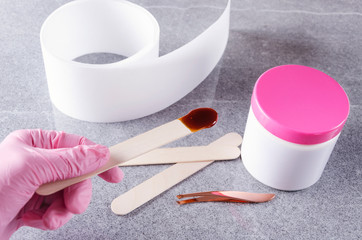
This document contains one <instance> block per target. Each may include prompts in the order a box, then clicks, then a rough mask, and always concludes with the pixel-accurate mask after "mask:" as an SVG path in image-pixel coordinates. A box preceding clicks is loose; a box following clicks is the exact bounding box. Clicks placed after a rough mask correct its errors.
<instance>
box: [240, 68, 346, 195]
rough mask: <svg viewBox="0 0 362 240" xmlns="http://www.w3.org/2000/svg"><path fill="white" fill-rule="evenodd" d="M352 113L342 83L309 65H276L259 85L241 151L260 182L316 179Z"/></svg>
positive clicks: (300, 183) (290, 187)
mask: <svg viewBox="0 0 362 240" xmlns="http://www.w3.org/2000/svg"><path fill="white" fill-rule="evenodd" d="M348 114H349V101H348V97H347V95H346V93H345V92H344V90H343V89H342V87H341V86H340V85H339V84H338V83H337V82H336V81H335V80H334V79H332V78H331V77H330V76H328V75H327V74H325V73H323V72H321V71H319V70H316V69H313V68H310V67H306V66H299V65H284V66H279V67H275V68H272V69H270V70H268V71H266V72H265V73H264V74H262V75H261V76H260V78H259V79H258V81H257V82H256V84H255V87H254V91H253V95H252V100H251V107H250V111H249V115H248V120H247V123H246V128H245V133H244V140H243V144H242V147H241V156H242V161H243V163H244V166H245V168H246V169H247V170H248V172H249V173H250V174H251V175H252V176H253V177H255V178H256V179H257V180H259V181H260V182H262V183H264V184H266V185H268V186H270V187H273V188H276V189H280V190H286V191H294V190H301V189H304V188H307V187H309V186H311V185H313V184H314V183H316V182H317V181H318V180H319V178H320V177H321V175H322V172H323V170H324V167H325V165H326V163H327V161H328V159H329V156H330V154H331V153H332V150H333V148H334V145H335V144H336V142H337V139H338V137H339V135H340V132H341V130H342V128H343V125H344V123H345V122H346V120H347V117H348Z"/></svg>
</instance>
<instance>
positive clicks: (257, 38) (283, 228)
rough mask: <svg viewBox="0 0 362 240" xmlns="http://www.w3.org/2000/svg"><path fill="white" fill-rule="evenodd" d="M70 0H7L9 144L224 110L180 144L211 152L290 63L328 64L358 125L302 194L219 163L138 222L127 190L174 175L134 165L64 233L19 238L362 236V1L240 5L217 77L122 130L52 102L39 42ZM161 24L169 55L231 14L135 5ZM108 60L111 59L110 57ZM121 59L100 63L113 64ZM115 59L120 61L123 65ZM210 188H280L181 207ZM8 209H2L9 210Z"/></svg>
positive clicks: (203, 4)
mask: <svg viewBox="0 0 362 240" xmlns="http://www.w3.org/2000/svg"><path fill="white" fill-rule="evenodd" d="M66 2H69V1H68V0H47V1H44V0H28V1H22V0H1V1H0V41H1V44H0V64H1V65H0V66H1V68H0V84H1V85H0V99H1V101H0V125H1V128H0V140H2V139H4V138H5V136H6V135H7V134H9V133H10V132H11V131H13V130H16V129H20V128H42V129H54V130H62V131H66V132H70V133H75V134H79V135H83V136H86V137H87V138H90V139H91V140H93V141H95V142H97V143H100V144H104V145H107V146H112V145H114V144H116V143H118V142H120V141H123V140H125V139H127V138H130V137H132V136H135V135H137V134H140V133H142V132H144V131H146V130H149V129H151V128H153V127H156V126H158V125H161V124H163V123H166V122H168V121H170V120H173V119H176V118H178V117H180V116H182V115H184V114H185V113H187V112H188V111H190V110H191V109H193V108H197V107H212V108H214V109H215V110H217V111H218V113H219V121H218V123H217V125H216V126H215V127H213V128H211V129H208V130H205V131H202V132H199V133H197V134H194V135H192V136H189V137H186V138H183V139H182V140H179V141H177V142H174V143H172V144H171V145H170V146H192V145H204V144H207V143H209V142H211V141H213V140H214V139H216V138H218V137H220V136H222V135H223V134H225V133H228V132H233V131H235V132H238V133H240V134H243V132H244V127H245V123H246V118H247V113H248V109H249V106H250V98H251V93H252V89H253V86H254V83H255V81H256V80H257V78H258V77H259V76H260V75H261V74H262V73H263V72H264V71H266V70H267V69H269V68H271V67H274V66H277V65H283V64H301V65H307V66H310V67H314V68H317V69H319V70H321V71H323V72H325V73H327V74H328V75H330V76H332V77H333V78H334V79H336V80H337V81H338V82H339V83H340V85H341V86H342V87H343V88H344V89H345V91H346V92H347V94H348V96H349V100H350V104H351V108H350V110H351V111H350V116H349V119H348V121H347V123H346V125H345V127H344V129H343V131H342V134H341V136H340V138H339V140H338V142H337V145H336V147H335V149H334V151H333V153H332V155H331V158H330V160H329V162H328V164H327V166H326V168H325V171H324V173H323V175H322V177H321V179H320V180H319V181H318V182H317V183H316V184H315V185H313V186H312V187H310V188H308V189H305V190H302V191H296V192H284V191H278V190H275V189H272V188H269V187H267V186H265V185H263V184H261V183H260V182H258V181H257V180H255V179H254V178H253V177H252V176H251V175H250V174H249V173H248V172H247V171H246V169H245V168H244V166H243V164H242V161H241V160H240V158H239V159H236V160H234V161H225V162H216V163H213V164H211V165H210V166H208V167H207V168H205V169H203V170H201V171H200V172H198V173H196V174H195V175H193V176H191V177H189V178H188V179H186V180H185V181H183V182H181V183H180V184H178V185H176V186H175V187H173V188H171V189H170V190H169V191H167V192H165V193H163V194H161V195H160V196H158V197H156V198H155V199H153V200H151V201H149V202H148V203H146V204H145V205H143V206H142V207H140V208H138V209H137V210H135V211H134V212H132V213H130V214H128V215H126V216H117V215H115V214H113V213H112V211H111V209H110V204H111V201H112V200H113V199H114V198H115V197H117V196H118V195H120V194H121V193H123V192H125V191H127V190H129V189H131V188H132V187H134V186H136V185H137V184H139V183H141V182H143V181H145V180H146V179H148V178H150V177H152V176H153V175H155V174H156V173H158V172H160V171H162V170H163V169H165V168H167V167H168V166H166V165H160V166H140V167H124V168H123V171H124V173H125V178H124V180H123V181H122V182H121V183H119V184H109V183H106V182H104V181H102V180H100V178H98V177H96V178H94V180H93V197H92V201H91V204H90V206H89V208H88V209H87V210H86V212H85V213H83V214H81V215H77V216H75V217H73V218H72V220H71V221H70V222H69V223H68V224H66V225H65V226H63V227H61V228H60V229H58V230H56V231H42V230H38V229H33V228H28V227H23V228H21V229H20V230H18V231H17V232H16V233H15V234H14V235H13V236H12V238H11V239H13V240H15V239H361V238H362V224H361V220H362V210H361V209H362V177H361V176H362V162H361V158H362V155H361V152H362V146H361V139H362V131H361V127H362V124H361V121H362V120H361V119H362V97H361V96H362V87H361V76H362V27H361V26H362V25H361V23H362V4H361V3H360V2H359V1H353V0H351V1H343V2H342V1H323V0H314V1H312V0H308V1H296V0H291V1H282V0H272V1H270V0H260V1H248V0H245V1H243V0H233V1H232V7H231V9H232V10H231V24H230V37H229V42H228V45H227V48H226V51H225V53H224V55H223V58H222V59H221V61H220V62H219V63H218V65H217V66H216V68H215V69H214V70H213V72H212V73H211V74H210V75H209V76H208V78H207V79H206V80H205V81H204V82H203V83H202V84H200V85H199V86H198V87H197V88H196V89H195V90H194V91H192V92H191V93H190V94H188V95H187V96H186V97H185V98H183V99H181V100H180V101H179V102H177V103H175V104H173V105H172V106H170V107H168V108H167V109H165V110H163V111H161V112H158V113H156V114H153V115H151V116H147V117H144V118H141V119H137V120H132V121H127V122H119V123H107V124H106V123H89V122H83V121H78V120H75V119H72V118H70V117H67V116H66V115H64V114H63V113H61V112H59V111H58V110H57V109H55V108H54V107H53V106H52V104H51V102H50V99H49V94H48V89H47V82H46V77H45V72H44V66H43V60H42V55H41V49H40V43H39V31H40V27H41V24H42V23H43V21H44V20H45V18H46V17H47V16H48V15H49V14H50V13H51V12H52V11H53V10H55V9H56V8H58V7H59V6H60V5H63V4H65V3H66ZM132 2H134V3H137V4H140V5H141V6H144V7H145V8H147V9H148V10H149V11H150V12H151V13H152V14H154V16H155V17H156V19H157V20H158V21H159V23H160V27H161V43H160V47H161V55H163V54H166V53H168V52H170V51H172V50H174V49H176V48H178V47H180V46H182V45H183V44H185V43H187V42H188V41H190V40H191V39H193V38H194V37H196V36H197V35H198V34H199V33H201V32H202V31H203V30H204V29H206V28H207V27H208V26H209V25H211V24H212V23H213V22H214V21H215V20H216V19H217V18H218V16H219V15H220V14H221V12H222V11H223V8H224V6H225V5H226V0H199V1H193V0H177V1H171V0H154V1H149V0H132ZM100 58H104V59H100ZM109 58H110V56H107V55H106V56H103V57H101V56H98V57H96V58H95V59H93V58H92V57H88V60H87V61H96V62H97V61H108V60H109ZM111 60H112V59H111ZM209 190H239V191H250V192H271V193H275V194H276V198H275V199H274V200H272V201H270V202H268V203H263V204H242V203H198V204H188V205H182V206H179V205H177V203H176V195H178V194H180V193H189V192H199V191H209ZM0 204H1V203H0Z"/></svg>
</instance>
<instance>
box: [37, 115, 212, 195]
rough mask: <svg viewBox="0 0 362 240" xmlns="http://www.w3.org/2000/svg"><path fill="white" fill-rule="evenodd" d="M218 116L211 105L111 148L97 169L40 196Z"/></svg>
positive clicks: (50, 188) (41, 192)
mask: <svg viewBox="0 0 362 240" xmlns="http://www.w3.org/2000/svg"><path fill="white" fill-rule="evenodd" d="M217 118H218V115H217V112H216V111H215V110H214V109H212V108H198V109H194V110H192V111H191V112H190V113H188V114H187V115H185V116H183V117H181V118H178V119H176V120H173V121H171V122H168V123H166V124H164V125H161V126H159V127H156V128H154V129H152V130H149V131H148V132H145V133H142V134H140V135H138V136H136V137H133V138H130V139H128V140H126V141H124V142H121V143H119V144H117V145H115V146H113V147H110V153H111V157H110V159H109V161H108V162H107V163H106V164H105V165H104V166H102V167H101V168H99V169H97V170H96V171H93V172H91V173H88V174H85V175H82V176H79V177H75V178H70V179H66V180H62V181H57V182H52V183H47V184H43V185H42V186H40V187H39V188H38V190H37V191H36V192H37V193H38V194H39V195H49V194H52V193H54V192H57V191H59V190H62V189H64V188H66V187H68V186H70V185H72V184H74V183H77V182H80V181H82V180H84V179H87V178H90V177H92V176H95V175H97V174H100V173H102V172H104V171H107V170H109V169H111V168H113V167H115V166H118V165H120V164H121V163H124V162H126V161H128V160H130V159H133V158H135V157H137V156H140V155H142V154H144V153H147V152H149V151H151V150H153V149H155V148H158V147H160V146H163V145H165V144H168V143H170V142H173V141H175V140H177V139H179V138H182V137H185V136H187V135H189V134H191V133H194V132H197V131H199V130H202V129H205V128H210V127H212V126H214V125H215V124H216V122H217Z"/></svg>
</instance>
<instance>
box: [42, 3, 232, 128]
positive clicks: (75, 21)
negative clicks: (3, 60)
mask: <svg viewBox="0 0 362 240" xmlns="http://www.w3.org/2000/svg"><path fill="white" fill-rule="evenodd" d="M229 18H230V1H229V2H228V4H227V6H226V8H225V10H224V12H223V13H222V15H221V16H220V17H219V19H218V20H217V21H216V22H215V23H213V24H212V25H211V26H210V27H209V28H208V29H206V30H205V31H204V32H203V33H201V34H200V35H199V36H198V37H196V38H195V39H194V40H192V41H191V42H189V43H187V44H186V45H184V46H182V47H180V48H179V49H176V50H175V51H173V52H171V53H169V54H166V55H164V56H162V57H158V51H159V26H158V23H157V21H156V19H155V18H154V17H153V16H152V15H151V14H150V13H149V12H148V11H147V10H146V9H144V8H142V7H140V6H138V5H135V4H132V3H130V2H127V1H123V0H78V1H74V2H70V3H68V4H65V5H63V6H62V7H60V8H58V9H57V10H55V11H54V12H53V13H52V14H51V15H50V16H49V17H48V18H47V19H46V20H45V22H44V24H43V26H42V29H41V32H40V41H41V47H42V52H43V58H44V65H45V70H46V75H47V79H48V88H49V93H50V98H51V100H52V102H53V104H54V105H55V106H56V107H57V108H58V109H59V110H60V111H62V112H63V113H65V114H67V115H69V116H71V117H73V118H77V119H80V120H85V121H91V122H116V121H125V120H131V119H136V118H140V117H143V116H147V115H150V114H152V113H155V112H157V111H160V110H162V109H164V108H166V107H168V106H170V105H171V104H173V103H175V102H176V101H178V100H179V99H181V98H182V97H184V96H185V95H186V94H188V93H189V92H190V91H192V90H193V89H194V88H195V87H196V86H198V85H199V84H200V83H201V82H202V81H203V80H204V79H205V78H206V77H207V76H208V75H209V74H210V72H211V71H212V70H213V69H214V67H215V66H216V64H217V62H218V61H219V60H220V58H221V56H222V54H223V52H224V50H225V47H226V44H227V40H228V35H229ZM95 52H108V53H115V54H119V55H123V56H127V57H128V58H127V59H125V60H123V61H120V62H115V63H110V64H87V63H79V62H75V61H73V59H75V58H77V57H79V56H82V55H85V54H89V53H95Z"/></svg>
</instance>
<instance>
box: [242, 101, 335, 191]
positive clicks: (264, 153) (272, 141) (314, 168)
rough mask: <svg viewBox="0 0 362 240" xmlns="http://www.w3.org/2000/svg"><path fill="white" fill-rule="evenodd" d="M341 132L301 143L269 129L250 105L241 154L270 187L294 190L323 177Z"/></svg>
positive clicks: (243, 159)
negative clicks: (263, 124)
mask: <svg viewBox="0 0 362 240" xmlns="http://www.w3.org/2000/svg"><path fill="white" fill-rule="evenodd" d="M338 137H339V134H338V135H337V136H335V137H334V138H332V139H330V140H328V141H326V142H323V143H319V144H313V145H302V144H296V143H291V142H288V141H285V140H283V139H280V138H278V137H276V136H275V135H273V134H272V133H270V132H269V131H267V130H266V129H265V128H264V127H263V126H262V125H261V124H260V123H259V121H258V120H257V119H256V117H255V115H254V113H253V110H252V108H250V111H249V115H248V120H247V123H246V128H245V133H244V140H243V144H242V146H241V156H242V161H243V163H244V166H245V168H246V169H247V170H248V172H249V173H250V174H251V175H252V176H253V177H254V178H256V179H257V180H258V181H260V182H262V183H264V184H265V185H268V186H270V187H273V188H276V189H280V190H285V191H295V190H301V189H304V188H307V187H309V186H311V185H313V184H314V183H316V182H317V181H318V180H319V178H320V177H321V175H322V173H323V170H324V167H325V165H326V164H327V162H328V159H329V156H330V155H331V153H332V150H333V148H334V145H335V144H336V142H337V139H338Z"/></svg>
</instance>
